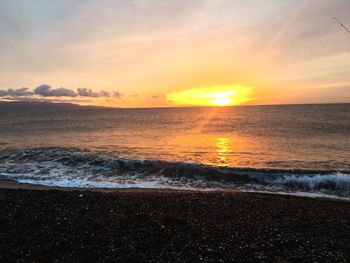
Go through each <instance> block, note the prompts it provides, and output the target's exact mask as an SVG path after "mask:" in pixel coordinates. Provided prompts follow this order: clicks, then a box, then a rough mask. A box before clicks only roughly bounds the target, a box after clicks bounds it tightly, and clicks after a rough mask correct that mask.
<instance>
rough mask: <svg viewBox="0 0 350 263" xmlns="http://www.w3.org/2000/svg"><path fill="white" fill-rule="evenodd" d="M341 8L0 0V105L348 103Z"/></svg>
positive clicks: (314, 1) (349, 64)
mask: <svg viewBox="0 0 350 263" xmlns="http://www.w3.org/2000/svg"><path fill="white" fill-rule="evenodd" d="M333 16H336V17H337V18H338V19H339V20H341V21H342V22H343V23H344V24H345V25H347V26H349V27H350V1H349V0H335V1H330V0H283V1H281V0H246V1H239V0H186V1H185V0H184V1H179V0H168V1H165V0H139V1H136V0H128V1H124V0H123V1H122V0H119V1H118V0H110V1H109V0H85V1H76V0H60V1H47V0H30V1H29V0H28V1H26V0H0V17H1V22H0V58H1V59H0V100H39V101H55V102H57V101H67V102H73V103H80V104H91V105H106V106H115V107H119V106H120V107H159V106H185V105H239V104H284V103H323V102H328V103H333V102H350V34H348V33H347V32H346V31H345V30H344V29H343V28H341V27H340V26H339V25H337V24H336V23H335V21H334V20H333V19H332V17H333Z"/></svg>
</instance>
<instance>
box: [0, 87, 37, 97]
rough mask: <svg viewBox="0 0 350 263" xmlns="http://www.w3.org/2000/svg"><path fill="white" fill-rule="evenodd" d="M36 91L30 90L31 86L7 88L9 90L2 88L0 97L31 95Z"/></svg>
mask: <svg viewBox="0 0 350 263" xmlns="http://www.w3.org/2000/svg"><path fill="white" fill-rule="evenodd" d="M33 94H34V93H33V92H32V91H29V88H25V87H23V88H19V89H7V90H0V97H24V96H31V95H33Z"/></svg>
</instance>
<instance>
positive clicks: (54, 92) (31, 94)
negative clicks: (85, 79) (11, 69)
mask: <svg viewBox="0 0 350 263" xmlns="http://www.w3.org/2000/svg"><path fill="white" fill-rule="evenodd" d="M0 97H3V98H6V99H8V100H16V99H19V98H21V100H23V99H35V98H37V99H38V98H40V97H44V98H56V99H57V97H62V98H69V99H70V100H71V99H72V98H78V99H79V98H82V97H86V98H111V97H112V98H118V99H121V98H122V97H124V94H122V93H120V92H118V91H114V92H108V91H104V90H100V91H98V92H96V91H93V90H92V89H87V88H78V89H77V91H75V90H72V89H67V88H63V87H61V88H52V87H51V86H50V85H47V84H42V85H40V86H38V87H36V88H35V89H34V90H33V91H31V90H29V88H25V87H24V88H20V89H6V90H0Z"/></svg>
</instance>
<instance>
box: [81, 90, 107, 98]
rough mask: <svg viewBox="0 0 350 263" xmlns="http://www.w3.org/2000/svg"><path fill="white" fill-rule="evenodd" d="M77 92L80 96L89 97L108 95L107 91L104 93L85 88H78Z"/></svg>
mask: <svg viewBox="0 0 350 263" xmlns="http://www.w3.org/2000/svg"><path fill="white" fill-rule="evenodd" d="M78 94H79V96H82V97H91V98H98V97H101V96H102V97H109V94H108V93H105V92H103V91H101V92H95V91H93V90H92V89H87V88H78Z"/></svg>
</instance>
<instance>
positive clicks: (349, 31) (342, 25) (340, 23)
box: [333, 17, 350, 34]
mask: <svg viewBox="0 0 350 263" xmlns="http://www.w3.org/2000/svg"><path fill="white" fill-rule="evenodd" d="M333 19H334V20H335V21H336V22H337V23H338V24H339V25H340V26H341V27H342V28H344V29H345V30H346V31H347V32H348V33H349V34H350V30H349V29H348V28H347V27H346V26H344V24H343V23H342V22H340V21H339V20H338V19H337V18H336V17H333Z"/></svg>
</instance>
